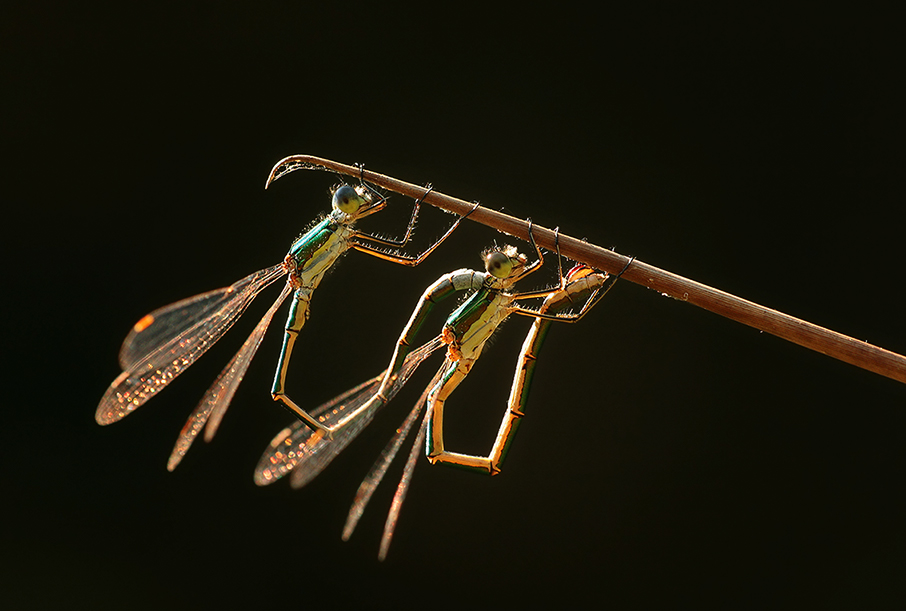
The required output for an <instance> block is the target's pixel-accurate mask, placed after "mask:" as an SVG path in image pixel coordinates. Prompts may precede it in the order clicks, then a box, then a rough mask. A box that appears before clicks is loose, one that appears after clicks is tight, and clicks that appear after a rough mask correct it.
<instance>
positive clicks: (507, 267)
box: [481, 246, 528, 279]
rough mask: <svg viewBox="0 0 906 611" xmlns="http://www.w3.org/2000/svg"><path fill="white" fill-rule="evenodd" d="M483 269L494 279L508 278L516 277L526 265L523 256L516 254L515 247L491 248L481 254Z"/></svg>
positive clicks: (526, 261) (525, 259)
mask: <svg viewBox="0 0 906 611" xmlns="http://www.w3.org/2000/svg"><path fill="white" fill-rule="evenodd" d="M481 258H482V259H483V260H484V268H485V269H486V270H487V271H488V273H489V274H491V275H492V276H494V277H495V278H500V279H504V278H509V277H511V276H515V275H517V274H518V273H519V272H520V271H521V270H522V268H523V267H525V265H526V264H527V263H528V259H527V258H526V256H525V255H523V254H522V253H520V252H518V251H517V250H516V247H515V246H504V247H503V248H492V249H489V250H486V251H484V252H483V253H481Z"/></svg>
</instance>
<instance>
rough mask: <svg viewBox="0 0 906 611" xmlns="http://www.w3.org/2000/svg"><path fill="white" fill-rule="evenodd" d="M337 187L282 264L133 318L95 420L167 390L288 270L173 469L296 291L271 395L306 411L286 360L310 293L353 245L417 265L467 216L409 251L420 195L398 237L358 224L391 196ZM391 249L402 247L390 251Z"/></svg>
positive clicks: (199, 410) (180, 444)
mask: <svg viewBox="0 0 906 611" xmlns="http://www.w3.org/2000/svg"><path fill="white" fill-rule="evenodd" d="M331 191H332V209H331V211H330V213H328V214H327V215H324V216H323V218H321V219H319V220H317V221H316V222H315V224H314V225H313V226H312V227H311V228H310V229H309V230H308V231H306V232H305V233H304V234H303V235H302V236H300V237H299V238H297V239H296V240H295V241H294V242H293V244H292V245H291V247H290V249H289V252H288V253H287V255H286V257H285V258H284V259H283V262H282V263H279V264H277V265H274V266H272V267H269V268H267V269H263V270H261V271H258V272H255V273H253V274H250V275H248V276H246V277H245V278H243V279H242V280H239V281H238V282H236V283H234V284H232V285H230V286H228V287H224V288H220V289H216V290H213V291H209V292H207V293H202V294H200V295H196V296H194V297H190V298H188V299H184V300H182V301H178V302H176V303H173V304H171V305H168V306H165V307H163V308H160V309H158V310H155V311H153V312H151V313H150V314H148V315H146V316H144V317H143V318H142V319H141V320H139V321H138V322H137V323H135V325H134V326H133V328H132V330H131V331H130V332H129V334H128V335H127V336H126V339H125V341H124V342H123V345H122V348H121V349H120V354H119V363H120V367H121V368H122V370H123V371H122V373H121V374H120V375H119V376H117V378H116V379H115V380H114V381H113V383H112V384H111V385H110V387H109V388H108V389H107V392H106V393H105V394H104V396H103V398H102V399H101V402H100V405H98V408H97V412H96V414H95V418H96V420H97V422H98V423H99V424H102V425H106V424H111V423H113V422H116V421H118V420H120V419H122V418H124V417H126V416H127V415H128V414H130V413H132V411H134V410H135V409H137V408H138V407H140V406H142V405H143V404H144V403H145V402H146V401H147V400H148V399H150V398H151V397H153V396H154V395H156V394H157V393H158V392H160V391H161V390H162V389H164V388H165V387H166V386H167V385H168V384H169V383H170V382H172V381H173V379H174V378H176V377H177V376H178V375H180V374H181V373H183V372H184V371H185V370H186V369H187V368H188V367H189V366H190V365H192V364H193V363H194V362H195V361H196V360H198V358H199V357H201V355H203V354H204V353H205V352H206V351H207V350H208V349H209V348H210V347H211V346H212V345H214V343H216V342H217V341H218V340H219V339H220V338H221V337H223V335H224V334H225V333H226V332H227V331H228V330H229V329H230V327H232V326H233V324H234V323H235V322H236V321H237V320H238V319H239V317H240V316H241V315H242V314H243V313H244V312H245V310H246V308H247V307H248V305H249V304H250V303H251V302H252V300H253V299H255V297H256V296H257V295H258V294H259V293H260V292H261V291H262V290H264V289H265V288H266V287H268V286H269V285H270V284H272V283H273V282H275V281H276V280H277V279H279V278H281V277H283V276H286V284H285V285H284V287H283V290H282V292H281V293H280V295H279V297H278V298H277V300H276V301H275V302H274V303H273V305H272V306H271V307H270V309H268V311H267V312H266V313H265V315H264V316H263V317H262V318H261V320H260V322H259V323H258V324H257V325H256V326H255V328H254V330H253V331H252V333H251V334H250V335H249V337H248V339H247V340H246V341H245V343H244V344H243V345H242V347H241V348H240V349H239V351H238V352H237V353H236V355H235V356H234V357H233V359H232V360H231V361H230V362H229V364H228V365H227V366H226V367H225V368H224V369H223V371H222V372H221V373H220V375H219V376H218V378H217V379H216V381H215V382H214V383H213V384H212V385H211V387H210V388H209V389H208V391H207V393H206V394H205V396H204V398H203V399H202V400H201V402H200V403H199V404H198V406H197V407H196V409H195V411H194V412H193V413H192V415H191V416H190V417H189V419H188V421H187V422H186V424H185V426H184V427H183V429H182V431H181V432H180V435H179V438H178V440H177V442H176V445H175V447H174V449H173V452H172V454H171V456H170V459H169V462H168V465H167V468H168V469H169V470H171V471H172V470H173V469H175V468H176V466H177V465H178V464H179V462H180V461H181V460H182V457H183V456H184V455H185V454H186V452H187V451H188V449H189V447H190V446H191V444H192V442H193V441H194V440H195V438H196V437H197V436H198V434H199V432H200V431H201V429H202V428H205V439H206V440H210V439H212V438H213V437H214V434H215V433H216V431H217V427H218V426H219V424H220V421H221V419H222V418H223V415H224V413H225V412H226V410H227V408H228V407H229V404H230V401H231V400H232V398H233V396H234V394H235V393H236V389H237V388H238V386H239V384H240V382H241V381H242V378H243V376H244V375H245V373H246V371H247V369H248V367H249V363H250V362H251V360H252V358H253V357H254V356H255V352H256V351H257V350H258V346H259V345H260V344H261V340H262V338H263V337H264V333H265V331H266V330H267V328H268V326H269V325H270V323H271V320H272V318H273V316H274V314H275V313H276V311H277V309H278V308H279V307H280V305H281V304H282V303H283V302H284V301H285V300H286V298H287V297H289V296H290V295H292V302H291V305H290V311H289V316H288V319H287V322H286V327H285V331H284V340H283V347H282V349H281V351H280V356H279V359H278V364H277V370H276V374H275V379H274V384H273V388H272V393H271V394H272V396H273V398H274V400H278V401H281V402H282V403H283V404H284V405H285V406H286V407H287V408H288V409H289V410H290V411H293V412H300V411H301V410H299V408H298V407H297V406H296V404H295V403H294V402H293V401H292V400H291V399H290V398H289V397H288V396H287V395H286V393H285V390H284V388H285V382H286V372H287V366H288V364H289V360H290V357H291V355H292V350H293V346H294V345H295V341H296V337H297V336H298V334H299V331H300V330H301V329H302V327H303V325H304V324H305V321H306V320H307V319H308V316H309V304H310V301H311V297H312V294H313V293H314V291H315V289H316V288H317V287H318V285H319V283H320V282H321V280H322V278H323V277H324V275H325V274H326V272H327V271H328V270H329V269H330V268H331V267H332V266H333V264H334V263H335V262H336V261H337V259H339V258H340V257H341V256H342V255H343V254H344V253H345V252H346V251H348V250H358V251H360V252H364V253H367V254H369V255H372V256H375V257H379V258H381V259H384V260H387V261H391V262H393V263H398V264H401V265H408V266H414V265H418V264H419V263H421V262H422V261H423V260H424V259H425V258H426V257H427V256H428V255H429V254H431V253H432V252H433V251H434V250H435V249H436V248H437V247H438V246H439V245H440V244H441V243H442V242H443V241H444V240H445V239H446V238H447V237H448V236H449V235H450V234H451V233H452V232H453V230H454V229H456V227H457V226H458V224H459V222H460V221H461V220H462V217H460V218H459V219H457V220H456V222H454V223H453V224H452V225H451V226H450V228H449V229H448V230H447V231H446V232H445V233H444V234H443V235H442V236H441V237H440V238H439V239H438V240H437V241H435V242H434V243H433V244H432V245H431V246H429V247H428V248H427V249H426V250H424V251H423V252H421V253H419V254H418V255H406V254H403V253H400V252H399V251H398V249H399V248H401V247H403V246H405V245H406V244H407V243H408V242H409V240H410V238H411V237H412V232H413V229H414V227H415V222H416V219H417V217H418V212H419V204H420V203H421V200H416V202H415V206H414V207H413V210H412V216H411V218H410V219H409V223H408V225H407V227H406V233H405V235H404V236H403V237H402V238H401V239H398V240H394V239H387V238H382V237H378V236H375V235H371V234H368V233H364V232H361V231H358V230H357V229H355V227H354V226H355V224H356V222H357V221H359V220H361V219H363V218H365V217H367V216H370V215H372V214H374V213H376V212H379V211H380V210H382V209H384V208H385V207H386V205H387V199H386V198H385V197H382V196H381V195H380V194H379V193H378V192H377V191H376V190H374V189H373V188H371V187H370V186H369V185H367V183H365V182H361V184H359V185H357V186H351V185H348V184H340V185H338V186H336V187H334V188H333V189H332V190H331ZM428 191H430V187H429V188H428ZM426 192H427V191H426ZM388 247H390V248H396V249H397V251H394V252H387V251H386V250H385V249H386V248H388Z"/></svg>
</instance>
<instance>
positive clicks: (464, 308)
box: [255, 247, 607, 558]
mask: <svg viewBox="0 0 906 611" xmlns="http://www.w3.org/2000/svg"><path fill="white" fill-rule="evenodd" d="M536 251H537V252H538V260H537V261H536V262H535V263H533V264H531V265H527V259H526V258H525V257H524V256H523V255H520V254H518V253H517V252H516V251H515V249H514V248H511V247H507V248H506V249H503V250H494V251H490V252H486V253H485V255H484V260H485V266H486V271H484V272H479V271H475V270H469V269H462V270H457V271H455V272H452V273H450V274H446V275H444V276H442V277H441V278H440V279H438V280H437V281H436V282H435V283H433V284H432V285H431V286H429V287H428V288H427V289H426V291H425V292H424V294H423V295H422V298H421V299H420V300H419V303H418V306H417V307H416V308H415V311H414V312H413V313H412V316H411V317H410V319H409V321H408V323H407V324H406V326H405V328H404V329H403V332H402V333H401V335H400V338H399V340H398V341H397V344H396V347H395V350H394V353H393V356H392V358H391V361H390V364H389V366H388V368H387V369H386V370H385V371H384V372H383V373H382V374H379V375H378V376H375V377H374V378H372V379H371V380H369V381H367V382H365V383H363V384H361V385H359V386H357V387H356V388H354V389H352V390H350V391H347V392H346V393H344V394H343V395H340V396H339V397H337V398H336V399H334V400H333V401H330V402H328V403H327V404H325V405H323V406H320V407H319V408H317V409H315V410H313V411H312V420H314V421H315V422H316V426H311V425H309V427H308V428H306V426H304V425H305V424H309V421H308V420H303V421H302V422H296V423H294V425H293V426H292V427H289V428H287V429H284V430H283V431H281V432H280V434H278V435H277V436H276V437H275V438H274V440H273V441H272V442H271V445H270V446H269V448H268V449H267V451H266V452H265V453H264V455H263V456H262V458H261V460H260V461H259V464H258V468H257V469H256V472H255V481H256V483H258V484H259V485H266V484H269V483H271V482H273V481H275V480H276V479H279V478H280V477H282V476H284V475H286V474H288V473H290V472H291V473H292V476H291V481H292V484H293V486H294V487H301V486H304V485H305V484H307V483H308V482H309V481H311V480H312V479H313V478H314V477H315V476H316V475H317V474H319V473H320V472H321V471H322V470H323V469H324V468H325V467H326V466H327V464H329V462H330V461H331V460H332V459H333V458H334V457H335V456H336V455H337V454H338V453H339V452H340V451H342V450H343V449H344V448H345V447H346V446H347V445H348V444H349V443H350V442H351V441H352V439H353V438H354V437H355V436H357V435H358V434H359V433H360V432H361V430H362V429H364V427H365V426H366V425H367V424H368V423H369V422H370V421H371V419H372V418H373V417H374V414H375V413H376V412H377V411H378V410H379V409H380V408H381V407H383V406H384V405H386V403H387V402H388V401H390V399H392V398H393V396H395V394H396V393H397V392H398V391H399V389H400V387H401V386H402V385H403V384H404V383H405V382H406V380H408V379H409V377H410V376H411V374H412V372H413V371H414V369H415V368H416V367H417V366H418V365H419V364H420V363H421V362H422V361H424V360H425V359H426V358H427V357H428V356H429V355H430V354H431V353H433V352H434V351H436V350H438V349H439V348H446V358H445V359H444V363H443V365H442V366H441V368H440V370H439V371H438V373H437V375H436V376H435V377H434V379H433V380H432V382H431V383H430V384H429V385H428V388H426V390H425V392H424V393H423V394H422V397H421V398H420V399H419V401H418V403H417V404H416V407H415V408H414V409H413V410H412V412H411V413H410V415H409V417H408V418H407V419H406V421H405V422H404V424H403V425H402V426H401V427H400V428H399V429H398V433H397V435H396V436H395V437H394V439H393V440H392V441H391V443H390V444H389V445H388V447H387V449H385V451H384V453H383V454H382V459H381V460H379V461H378V463H377V464H376V465H375V467H374V468H373V469H372V472H371V473H370V474H369V475H368V476H367V477H366V478H365V481H363V483H362V487H361V488H360V490H359V493H358V495H357V497H356V501H355V502H354V504H353V507H352V509H351V510H350V516H349V519H348V521H347V526H346V529H345V530H344V535H343V538H344V539H346V538H348V537H349V536H350V535H351V533H352V530H353V529H354V527H355V524H356V523H357V521H358V518H359V516H361V513H362V511H363V510H364V507H365V505H366V504H367V502H368V499H369V498H370V496H371V493H372V492H373V490H374V488H375V487H376V486H377V484H378V482H380V480H381V479H382V478H383V475H384V473H385V472H386V468H387V467H388V466H389V464H390V462H391V461H392V459H393V458H394V457H395V455H396V453H397V452H398V450H399V447H400V446H401V444H402V443H403V440H404V439H405V437H406V435H407V434H408V431H409V430H410V429H411V426H412V424H413V423H414V422H415V421H416V420H417V419H418V414H419V413H421V410H422V409H424V407H425V406H426V405H427V415H426V418H425V421H424V423H423V426H422V430H421V431H420V435H419V438H420V439H424V436H425V433H426V431H430V434H429V435H428V443H427V445H426V449H427V454H428V458H429V460H430V461H431V462H432V463H446V464H452V465H456V466H460V467H465V468H468V469H470V470H476V471H479V472H483V473H488V474H496V473H499V471H500V465H501V463H502V461H503V457H504V456H505V453H506V450H507V448H508V447H509V444H510V442H511V441H512V438H513V435H514V434H515V430H516V428H517V425H518V420H519V418H520V417H521V416H522V413H523V412H522V406H523V404H524V402H525V398H526V396H527V393H528V386H529V381H530V379H531V372H532V370H533V367H534V360H535V359H536V358H537V357H536V355H537V351H538V349H540V345H541V342H542V341H543V338H544V335H545V334H546V331H547V327H548V326H549V324H550V323H551V322H552V321H555V320H559V321H565V322H574V321H577V320H579V319H580V318H581V317H582V316H584V315H585V314H586V313H587V312H588V311H589V309H590V308H591V307H592V306H593V305H594V304H595V303H597V301H598V300H599V299H600V298H601V297H602V296H603V295H604V294H605V293H606V290H604V289H603V287H604V284H605V280H606V279H607V275H606V274H593V273H591V271H590V270H588V268H579V269H582V270H584V271H583V272H582V273H581V274H578V275H571V276H569V277H568V278H566V279H563V278H562V275H561V285H560V287H558V288H555V289H545V290H543V291H534V292H530V293H513V292H510V291H509V289H510V287H512V285H513V284H514V283H515V282H516V281H517V280H519V279H521V278H524V277H525V276H527V275H528V274H530V273H532V272H533V271H535V270H536V269H538V267H539V266H540V265H541V263H542V261H543V259H542V256H541V252H540V249H537V247H536ZM457 292H468V293H469V296H468V297H467V298H466V300H465V301H464V302H463V303H462V305H460V306H459V307H458V308H456V309H455V310H454V312H453V313H451V314H450V316H449V317H448V318H447V320H446V322H445V324H444V326H443V330H442V332H441V334H440V335H439V336H438V337H436V338H435V339H434V340H432V341H430V342H428V343H427V344H425V345H423V346H422V347H421V348H418V349H417V350H414V351H413V350H411V345H412V343H413V341H414V339H415V336H416V335H417V333H418V331H419V330H420V328H421V327H422V326H423V324H424V322H425V320H426V318H427V316H428V314H429V313H430V312H431V311H432V310H433V309H434V307H435V306H436V304H437V303H438V302H440V301H442V300H443V299H445V298H447V297H449V296H450V295H452V294H454V293H457ZM539 297H546V298H547V299H546V301H545V302H544V304H543V306H542V308H541V309H540V310H532V309H528V308H525V307H523V306H521V305H519V301H520V300H523V299H528V298H539ZM580 303H582V304H584V305H581V308H580V309H579V311H578V312H576V313H574V314H560V313H553V314H551V313H548V310H549V309H550V310H551V311H553V312H559V310H562V309H563V308H565V307H567V306H568V305H570V304H573V305H574V307H575V305H576V304H580ZM514 313H515V314H520V315H525V316H530V317H533V318H535V324H534V325H533V327H532V330H531V331H530V333H529V336H528V337H527V339H526V342H525V344H524V346H523V354H522V355H521V356H520V366H519V367H518V368H517V374H516V379H515V380H514V383H513V389H512V392H511V395H510V401H509V404H508V408H507V411H506V413H505V416H504V418H503V421H502V423H501V427H500V431H499V433H498V436H497V441H496V442H495V444H494V447H493V448H492V450H491V452H489V454H488V456H484V457H475V456H469V455H465V454H460V453H455V452H451V451H447V450H445V449H444V447H443V407H444V402H445V401H446V399H447V398H448V397H449V395H450V394H451V393H452V391H453V390H454V389H455V388H456V386H457V385H458V384H459V383H460V382H461V381H462V379H464V378H465V376H466V375H467V374H468V372H469V370H470V369H471V367H472V365H473V364H474V363H475V361H476V360H477V359H478V357H479V356H480V354H481V351H482V349H483V347H484V345H485V344H486V342H487V340H488V339H489V338H490V337H491V335H492V334H493V333H494V331H495V330H496V329H497V328H498V327H499V325H500V324H501V323H502V322H503V321H504V320H505V319H506V318H507V317H508V316H509V315H511V314H514ZM438 407H439V409H438ZM303 423H304V424H303ZM416 445H421V442H420V441H417V442H416ZM414 457H415V455H414V454H412V455H410V459H409V462H408V463H407V467H406V471H405V473H404V479H403V482H402V483H401V488H400V490H401V492H398V500H396V501H395V502H394V508H393V509H391V515H390V518H388V524H387V530H385V542H384V543H383V544H382V551H381V557H382V558H383V556H384V555H385V554H386V548H387V546H389V542H390V538H391V537H392V532H393V527H394V525H395V522H396V515H397V513H398V511H399V506H400V505H401V503H402V496H404V495H405V489H406V488H407V487H408V480H409V478H410V477H411V470H412V468H413V467H414Z"/></svg>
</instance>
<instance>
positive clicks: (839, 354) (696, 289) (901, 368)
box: [265, 155, 906, 382]
mask: <svg viewBox="0 0 906 611" xmlns="http://www.w3.org/2000/svg"><path fill="white" fill-rule="evenodd" d="M299 169H310V170H327V171H330V172H336V173H339V174H346V175H348V176H354V177H360V178H362V179H364V180H366V181H368V182H370V183H372V184H375V185H378V186H380V187H382V188H384V189H389V190H390V191H394V192H396V193H400V194H402V195H405V196H407V197H411V198H413V199H418V198H420V197H423V200H422V201H424V202H425V203H428V204H431V205H432V206H436V207H438V208H441V209H443V210H446V211H448V212H452V213H454V214H459V215H462V214H466V213H469V216H468V218H469V220H471V221H475V222H476V223H481V224H482V225H487V226H488V227H492V228H494V229H496V230H498V231H502V232H503V233H506V234H509V235H512V236H515V237H517V238H521V239H523V240H528V239H529V235H528V223H527V222H526V221H523V220H521V219H517V218H514V217H512V216H509V215H507V214H503V213H501V212H496V211H494V210H490V209H488V208H484V207H481V206H478V207H477V208H476V207H475V204H474V203H469V202H467V201H464V200H461V199H458V198H455V197H451V196H449V195H444V194H443V193H439V192H437V191H434V190H432V191H430V192H429V193H428V194H427V195H425V187H422V186H418V185H414V184H412V183H408V182H404V181H401V180H398V179H396V178H392V177H390V176H385V175H383V174H378V173H377V172H372V171H370V170H367V169H361V168H359V167H357V166H350V165H345V164H342V163H337V162H335V161H331V160H329V159H321V158H319V157H312V156H309V155H293V156H291V157H286V158H285V159H282V160H281V161H279V162H278V163H277V165H275V166H274V169H273V170H272V171H271V174H270V176H269V177H268V179H267V185H270V183H271V182H272V181H274V180H276V179H277V178H279V177H281V176H283V175H284V174H287V173H289V172H292V171H295V170H299ZM265 188H266V187H265ZM470 211H471V212H470ZM532 235H533V236H534V238H535V241H536V242H537V243H538V244H539V245H540V246H543V247H544V248H546V249H548V250H554V249H555V248H556V245H555V243H554V232H553V231H551V230H550V229H546V228H544V227H540V226H538V225H532ZM558 242H559V247H560V252H561V253H562V254H563V255H564V256H566V257H569V258H570V259H572V260H574V261H578V262H579V263H584V264H586V265H588V266H590V267H594V268H596V269H601V270H604V271H606V272H610V273H612V274H616V273H619V272H620V271H621V270H623V268H624V267H625V266H626V264H627V263H628V262H629V261H630V259H629V258H628V257H625V256H623V255H620V254H618V253H616V252H614V251H612V250H607V249H605V248H601V247H600V246H596V245H594V244H589V243H588V242H584V241H582V240H578V239H576V238H573V237H570V236H567V235H564V234H562V233H560V234H559V237H558ZM621 279H623V280H628V281H630V282H634V283H636V284H641V285H642V286H645V287H648V288H650V289H652V290H655V291H657V292H659V293H663V294H665V295H669V296H670V297H673V298H675V299H678V300H680V301H685V302H688V303H691V304H692V305H695V306H698V307H700V308H703V309H705V310H708V311H709V312H714V313H715V314H719V315H721V316H723V317H725V318H729V319H731V320H735V321H737V322H741V323H743V324H745V325H748V326H750V327H754V328H756V329H759V330H761V331H765V332H767V333H770V334H772V335H776V336H777V337H780V338H783V339H785V340H787V341H791V342H793V343H796V344H799V345H800V346H804V347H806V348H809V349H811V350H815V351H816V352H820V353H822V354H826V355H827V356H830V357H833V358H835V359H839V360H841V361H843V362H845V363H849V364H851V365H855V366H856V367H861V368H862V369H867V370H869V371H873V372H875V373H879V374H881V375H883V376H887V377H888V378H892V379H894V380H898V381H900V382H906V357H904V356H902V355H899V354H896V353H894V352H890V351H888V350H884V349H883V348H879V347H877V346H873V345H871V344H869V343H867V342H863V341H860V340H857V339H854V338H852V337H849V336H846V335H843V334H841V333H837V332H835V331H831V330H830V329H825V328H824V327H819V326H818V325H814V324H812V323H810V322H806V321H804V320H801V319H799V318H795V317H793V316H789V315H788V314H784V313H783V312H778V311H777V310H772V309H770V308H766V307H764V306H761V305H758V304H757V303H753V302H751V301H747V300H745V299H742V298H740V297H736V296H735V295H731V294H729V293H725V292H723V291H720V290H718V289H715V288H712V287H710V286H706V285H704V284H700V283H698V282H695V281H693V280H689V279H688V278H683V277H682V276H678V275H676V274H673V273H670V272H668V271H665V270H662V269H658V268H657V267H654V266H653V265H648V264H647V263H643V262H641V261H639V260H632V263H631V264H630V265H629V267H628V268H626V270H625V271H624V272H623V275H622V276H621Z"/></svg>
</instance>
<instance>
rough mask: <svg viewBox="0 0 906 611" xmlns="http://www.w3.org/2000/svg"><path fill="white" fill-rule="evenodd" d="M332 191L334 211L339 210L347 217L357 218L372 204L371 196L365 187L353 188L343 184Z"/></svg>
mask: <svg viewBox="0 0 906 611" xmlns="http://www.w3.org/2000/svg"><path fill="white" fill-rule="evenodd" d="M332 191H333V208H334V210H339V211H340V212H342V213H344V214H346V215H347V216H355V215H356V214H357V213H359V212H361V211H363V209H365V208H367V207H368V205H369V204H371V194H370V193H368V190H367V189H365V187H363V186H359V187H352V186H350V185H346V184H341V185H338V186H336V187H334V188H333V189H332Z"/></svg>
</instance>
